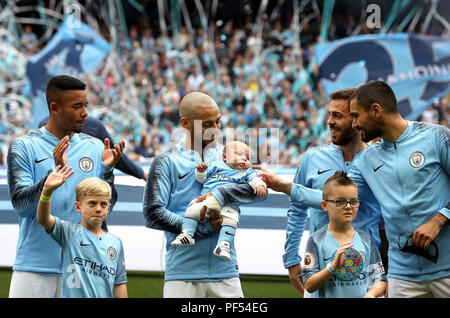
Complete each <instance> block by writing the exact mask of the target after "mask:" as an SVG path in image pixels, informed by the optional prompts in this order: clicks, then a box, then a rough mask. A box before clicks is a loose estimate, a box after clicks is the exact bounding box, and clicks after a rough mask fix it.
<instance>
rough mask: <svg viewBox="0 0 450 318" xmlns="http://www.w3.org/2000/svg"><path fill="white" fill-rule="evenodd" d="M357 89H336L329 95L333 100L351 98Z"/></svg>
mask: <svg viewBox="0 0 450 318" xmlns="http://www.w3.org/2000/svg"><path fill="white" fill-rule="evenodd" d="M355 90H356V88H354V87H351V88H345V89H341V90H338V91H335V92H333V93H330V94H329V95H328V97H329V98H330V99H331V100H333V99H350V97H351V96H352V95H353V93H354V92H355Z"/></svg>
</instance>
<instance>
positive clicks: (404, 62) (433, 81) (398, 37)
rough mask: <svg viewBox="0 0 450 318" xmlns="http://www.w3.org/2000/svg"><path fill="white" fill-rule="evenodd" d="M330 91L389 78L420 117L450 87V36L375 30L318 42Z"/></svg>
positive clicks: (405, 107) (404, 111)
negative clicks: (323, 42)
mask: <svg viewBox="0 0 450 318" xmlns="http://www.w3.org/2000/svg"><path fill="white" fill-rule="evenodd" d="M316 58H317V62H318V65H319V69H320V76H321V79H322V83H323V85H324V88H325V91H326V93H327V94H329V93H331V92H334V91H336V90H340V89H344V88H349V87H357V86H359V85H361V84H363V83H367V82H369V81H373V80H382V81H384V82H386V83H388V84H389V85H390V86H391V87H392V89H393V91H394V92H395V95H396V96H397V102H398V107H399V111H400V114H401V115H402V116H403V117H405V118H406V119H409V120H415V119H417V118H418V117H419V116H420V114H421V113H422V112H423V111H424V110H425V109H426V108H427V107H428V106H429V105H430V104H431V103H432V102H433V100H434V99H435V98H440V97H442V96H444V95H446V94H447V93H448V92H450V41H449V40H448V39H444V38H442V37H438V36H427V35H419V34H407V33H399V34H383V35H381V34H374V35H362V36H356V37H350V38H345V39H342V40H338V41H334V42H331V43H327V44H319V45H317V46H316Z"/></svg>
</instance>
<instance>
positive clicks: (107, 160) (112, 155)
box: [102, 138, 125, 168]
mask: <svg viewBox="0 0 450 318" xmlns="http://www.w3.org/2000/svg"><path fill="white" fill-rule="evenodd" d="M104 144H105V148H104V149H103V152H102V160H103V163H104V164H105V165H106V166H108V167H110V168H112V167H114V166H115V165H116V163H117V162H118V161H119V160H120V156H122V152H123V148H125V141H123V140H121V141H119V145H114V148H110V147H109V145H110V144H109V139H108V138H105V141H104Z"/></svg>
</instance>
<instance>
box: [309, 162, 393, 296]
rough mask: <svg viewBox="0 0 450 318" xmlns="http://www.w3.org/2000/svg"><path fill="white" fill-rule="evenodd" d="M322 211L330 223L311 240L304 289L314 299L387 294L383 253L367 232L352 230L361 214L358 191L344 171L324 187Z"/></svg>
mask: <svg viewBox="0 0 450 318" xmlns="http://www.w3.org/2000/svg"><path fill="white" fill-rule="evenodd" d="M321 205H322V208H323V210H324V211H326V212H327V214H328V215H329V218H330V221H329V223H328V224H327V225H325V226H324V227H323V228H321V229H320V230H318V231H316V232H314V233H313V234H311V236H310V237H309V239H308V243H307V245H306V251H305V259H304V263H305V265H304V271H303V275H304V281H305V288H306V290H307V291H308V292H310V293H312V295H311V296H312V297H313V298H316V297H320V298H336V297H340V298H361V297H366V298H377V297H380V296H384V295H385V293H386V287H387V286H386V285H387V282H386V277H385V275H384V268H383V264H382V261H381V256H380V252H379V251H378V248H377V247H376V246H375V244H374V243H373V241H372V239H371V237H370V235H369V234H368V233H367V232H364V231H361V230H359V229H357V228H355V227H353V226H352V221H353V220H354V219H355V217H356V215H357V213H358V207H359V205H360V200H359V199H358V188H357V186H356V184H355V183H354V182H353V181H352V180H351V179H349V178H348V177H347V176H346V174H345V172H344V171H338V172H336V173H335V174H334V175H332V176H331V177H330V178H329V179H328V180H327V181H326V182H325V183H324V185H323V200H322V202H321Z"/></svg>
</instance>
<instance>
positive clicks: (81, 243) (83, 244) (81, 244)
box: [80, 242, 91, 246]
mask: <svg viewBox="0 0 450 318" xmlns="http://www.w3.org/2000/svg"><path fill="white" fill-rule="evenodd" d="M89 245H91V244H85V243H83V242H80V246H89Z"/></svg>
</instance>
